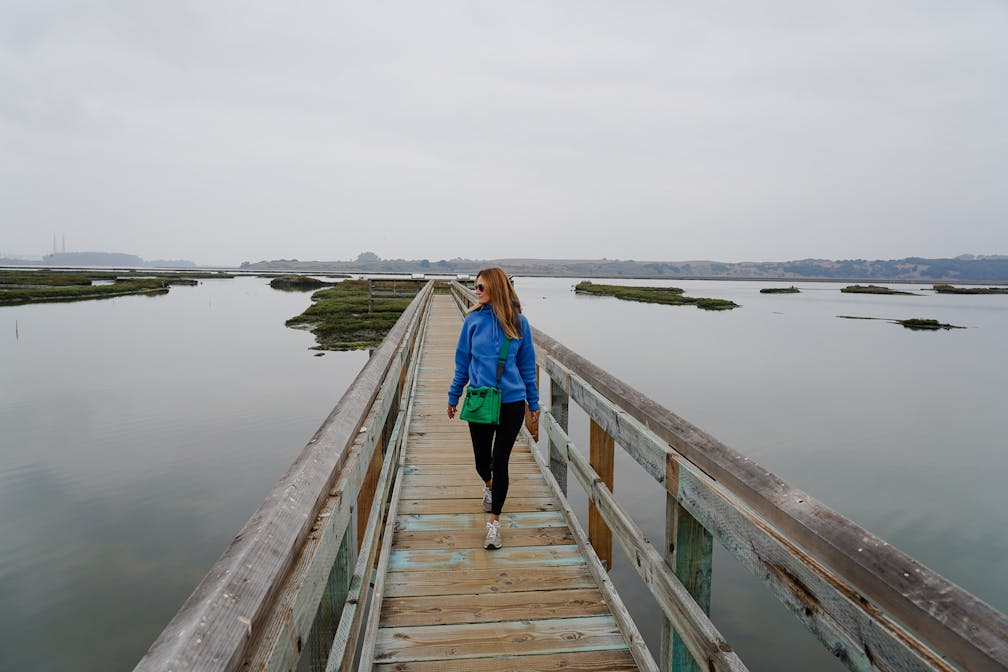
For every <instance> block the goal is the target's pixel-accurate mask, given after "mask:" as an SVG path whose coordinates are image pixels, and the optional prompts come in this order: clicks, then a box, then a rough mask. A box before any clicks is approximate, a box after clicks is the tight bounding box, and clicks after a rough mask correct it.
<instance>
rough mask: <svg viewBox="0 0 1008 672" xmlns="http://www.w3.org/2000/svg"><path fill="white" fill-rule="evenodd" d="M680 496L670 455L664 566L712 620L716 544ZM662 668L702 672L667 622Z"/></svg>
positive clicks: (666, 476) (664, 628) (677, 478)
mask: <svg viewBox="0 0 1008 672" xmlns="http://www.w3.org/2000/svg"><path fill="white" fill-rule="evenodd" d="M678 492H679V463H678V462H677V461H676V460H675V458H674V457H673V455H671V454H670V455H669V457H668V465H667V468H666V475H665V549H664V551H665V552H664V556H665V562H667V563H668V565H669V567H671V568H672V569H674V570H675V573H676V577H678V579H679V581H681V582H682V584H683V586H685V588H686V590H688V591H689V594H690V595H692V596H693V599H695V600H696V602H697V604H698V605H700V608H701V609H703V612H704V613H705V614H707V615H708V616H709V615H710V598H711V561H712V559H713V554H714V542H713V538H712V537H711V534H710V532H708V531H707V530H706V529H705V528H704V526H703V525H701V524H700V523H699V522H698V521H697V519H696V518H694V517H693V516H692V515H691V514H690V513H689V512H688V511H687V510H686V509H684V508H683V507H682V506H681V505H680V504H679V502H678V501H677V494H678ZM660 666H661V668H662V670H667V671H668V672H700V666H699V665H697V664H696V661H694V660H693V656H691V655H690V652H689V650H688V649H687V648H686V645H685V643H684V642H683V641H682V638H680V637H679V634H678V633H676V632H675V631H674V629H673V628H672V623H671V622H670V621H669V620H668V619H667V618H666V619H665V624H664V627H663V628H662V641H661V660H660Z"/></svg>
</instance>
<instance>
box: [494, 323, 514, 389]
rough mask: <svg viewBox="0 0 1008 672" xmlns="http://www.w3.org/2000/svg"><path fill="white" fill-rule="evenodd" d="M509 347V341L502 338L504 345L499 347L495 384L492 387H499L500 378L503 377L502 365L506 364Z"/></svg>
mask: <svg viewBox="0 0 1008 672" xmlns="http://www.w3.org/2000/svg"><path fill="white" fill-rule="evenodd" d="M510 347H511V339H510V338H508V337H507V335H505V336H504V343H503V344H502V345H501V351H500V357H498V358H497V384H496V385H495V386H494V387H500V380H501V376H503V375H504V364H506V363H507V355H508V349H509V348H510Z"/></svg>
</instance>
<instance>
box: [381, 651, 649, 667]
mask: <svg viewBox="0 0 1008 672" xmlns="http://www.w3.org/2000/svg"><path fill="white" fill-rule="evenodd" d="M372 669H373V670H374V671H375V672H636V670H637V664H636V663H634V659H633V656H631V655H630V652H629V651H627V650H626V649H617V650H613V651H586V652H583V653H557V654H540V655H535V656H497V657H495V658H467V659H465V660H451V659H449V660H430V661H409V662H399V663H389V664H383V665H375V666H374V667H373V668H372Z"/></svg>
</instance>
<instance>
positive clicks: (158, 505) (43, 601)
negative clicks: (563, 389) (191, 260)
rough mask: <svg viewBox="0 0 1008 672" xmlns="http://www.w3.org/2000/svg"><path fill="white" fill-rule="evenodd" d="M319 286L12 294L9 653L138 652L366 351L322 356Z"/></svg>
mask: <svg viewBox="0 0 1008 672" xmlns="http://www.w3.org/2000/svg"><path fill="white" fill-rule="evenodd" d="M309 303H310V300H309V295H308V294H288V293H284V292H279V291H276V290H273V289H270V287H269V286H268V284H267V282H266V281H265V280H263V279H259V278H237V279H234V280H212V281H204V282H203V283H202V284H201V285H199V286H198V287H173V288H172V289H171V292H170V293H169V294H168V295H167V296H161V297H153V298H147V297H122V298H116V299H109V300H105V301H89V302H82V303H63V304H42V305H36V306H22V307H16V308H10V307H8V308H2V309H0V333H2V337H0V344H2V345H0V427H2V435H0V512H2V514H0V669H2V670H4V671H5V672H6V671H8V670H9V671H11V672H14V671H17V672H23V671H26V670H71V669H72V670H95V671H97V670H127V669H132V667H133V665H135V664H136V662H137V661H138V660H139V659H140V657H141V656H142V655H143V653H144V652H145V651H146V650H147V647H148V646H149V645H150V643H151V642H152V641H153V639H154V638H155V637H156V636H157V634H158V633H159V632H160V631H161V629H162V628H163V627H164V626H165V625H166V624H167V622H168V620H170V619H171V617H172V615H173V614H174V613H175V612H176V611H177V610H178V608H179V607H180V606H181V604H182V602H183V601H184V600H185V598H186V597H188V595H189V593H191V592H192V589H193V588H194V587H195V586H196V584H197V583H198V582H199V581H200V580H201V579H202V578H203V575H204V574H206V572H207V570H208V569H209V567H210V565H212V564H213V562H214V561H215V560H216V559H217V557H218V556H219V555H220V554H221V552H222V551H223V550H224V549H225V548H226V547H227V545H228V544H229V543H230V542H231V539H232V538H233V537H234V535H235V534H236V533H237V532H238V530H239V529H240V527H241V526H242V524H244V522H245V520H247V519H248V517H249V516H250V515H251V514H252V512H253V511H255V509H256V508H257V507H258V505H259V504H260V502H261V501H262V500H263V498H264V497H265V495H266V493H267V492H269V490H270V488H271V487H272V485H273V484H274V483H275V482H276V481H277V480H278V479H279V477H280V476H281V475H282V474H283V472H284V471H285V470H286V467H287V466H288V465H289V464H290V462H291V461H292V460H293V458H294V456H295V455H296V454H297V453H298V452H299V451H300V450H301V449H302V448H303V447H304V445H305V443H306V442H307V440H308V439H309V438H311V435H312V434H313V433H314V432H315V430H316V429H317V428H318V426H319V425H320V424H321V422H322V420H323V419H325V417H326V415H327V414H328V412H329V411H330V410H331V409H332V407H333V406H334V405H335V403H336V401H338V400H339V397H340V396H341V395H342V394H343V391H344V390H345V389H346V388H347V386H348V385H349V384H350V382H351V381H352V380H353V377H354V376H355V375H356V374H357V372H358V371H359V370H360V368H361V367H362V366H363V365H364V362H365V361H366V360H367V354H366V353H362V352H353V353H327V354H326V355H325V356H324V357H315V356H313V355H314V352H312V351H310V350H308V348H309V347H310V346H311V345H313V344H314V338H313V337H312V336H311V334H310V333H307V332H304V331H297V330H294V329H288V328H287V327H285V326H284V320H285V319H287V318H288V317H292V316H294V315H296V314H298V313H300V312H301V311H303V310H304V309H305V307H307V306H308V304H309ZM15 322H16V323H17V330H18V332H19V338H17V339H15Z"/></svg>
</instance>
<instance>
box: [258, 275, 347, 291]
mask: <svg viewBox="0 0 1008 672" xmlns="http://www.w3.org/2000/svg"><path fill="white" fill-rule="evenodd" d="M269 284H270V287H272V288H273V289H279V290H281V291H285V292H307V291H309V290H312V289H321V288H322V287H331V286H333V285H335V284H336V283H335V282H326V281H324V280H319V279H317V278H313V277H310V276H307V275H278V276H277V277H275V278H273V279H272V280H270V283H269Z"/></svg>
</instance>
